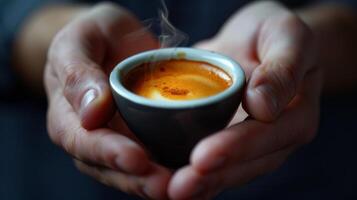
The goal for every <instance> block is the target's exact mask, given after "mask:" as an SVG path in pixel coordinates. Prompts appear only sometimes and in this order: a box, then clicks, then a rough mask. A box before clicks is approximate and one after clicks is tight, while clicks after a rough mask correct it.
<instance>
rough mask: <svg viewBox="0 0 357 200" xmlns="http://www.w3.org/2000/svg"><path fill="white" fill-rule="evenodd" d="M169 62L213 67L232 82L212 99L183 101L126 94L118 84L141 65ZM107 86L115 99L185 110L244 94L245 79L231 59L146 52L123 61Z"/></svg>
mask: <svg viewBox="0 0 357 200" xmlns="http://www.w3.org/2000/svg"><path fill="white" fill-rule="evenodd" d="M170 59H186V60H193V61H202V62H207V63H210V64H213V65H215V66H217V67H219V68H221V69H223V70H225V71H226V72H227V73H228V74H229V75H230V76H231V78H232V79H233V83H232V85H231V86H230V87H229V88H227V89H226V90H224V91H222V92H220V93H217V94H215V95H212V96H209V97H206V98H200V99H194V100H182V101H165V100H152V99H148V98H145V97H142V96H139V95H137V94H135V93H133V92H131V91H129V90H128V89H126V88H125V87H124V86H123V84H122V83H121V81H122V75H121V74H122V73H125V72H126V73H127V72H128V71H130V70H131V69H133V68H135V67H137V66H138V65H140V64H142V63H145V62H148V61H152V60H155V61H161V60H170ZM109 82H110V86H111V88H112V90H113V92H114V93H116V94H117V95H120V96H121V97H122V98H125V99H127V100H128V101H131V102H135V103H137V104H140V105H143V106H148V107H155V108H164V109H185V108H195V107H202V106H207V105H210V104H214V103H218V102H220V101H222V100H224V99H226V98H228V97H230V96H232V95H234V94H235V93H237V92H243V87H244V84H245V75H244V71H243V69H242V68H241V66H240V65H239V64H238V63H237V62H236V61H235V60H233V59H232V58H230V57H227V56H224V55H221V54H218V53H216V52H211V51H206V50H201V49H194V48H185V47H177V48H162V49H155V50H149V51H145V52H141V53H139V54H136V55H133V56H131V57H128V58H126V59H125V60H123V61H122V62H120V63H119V64H118V65H116V66H115V67H114V69H113V71H112V72H111V74H110V78H109Z"/></svg>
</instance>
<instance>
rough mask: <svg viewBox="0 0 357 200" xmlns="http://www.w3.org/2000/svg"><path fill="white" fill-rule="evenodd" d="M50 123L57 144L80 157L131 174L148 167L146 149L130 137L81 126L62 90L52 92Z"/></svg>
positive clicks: (140, 171) (140, 172)
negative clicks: (89, 129) (90, 129)
mask: <svg viewBox="0 0 357 200" xmlns="http://www.w3.org/2000/svg"><path fill="white" fill-rule="evenodd" d="M47 122H48V124H47V127H48V131H49V135H50V137H51V139H52V140H53V141H54V143H56V144H57V145H59V146H61V147H62V148H64V149H65V150H66V151H67V152H68V153H69V154H71V155H72V156H74V157H76V158H78V159H80V160H85V161H87V162H91V163H95V164H98V165H104V166H107V167H109V168H112V169H115V170H120V171H123V172H127V173H131V174H142V173H145V172H146V170H147V169H148V168H149V165H150V162H149V158H148V156H147V155H146V153H145V151H144V150H143V149H142V148H141V147H140V146H139V145H138V144H137V143H135V142H133V141H132V140H131V139H129V138H128V137H125V136H123V135H121V134H119V133H117V132H114V131H113V130H111V129H106V128H102V129H96V130H93V131H88V130H86V129H84V128H82V126H81V125H80V122H79V119H78V116H77V115H76V113H75V112H74V111H73V109H72V107H71V106H70V105H69V104H68V102H67V101H66V99H65V98H64V97H63V96H62V94H61V93H60V91H59V92H57V93H56V94H52V95H51V101H50V105H49V110H48V120H47Z"/></svg>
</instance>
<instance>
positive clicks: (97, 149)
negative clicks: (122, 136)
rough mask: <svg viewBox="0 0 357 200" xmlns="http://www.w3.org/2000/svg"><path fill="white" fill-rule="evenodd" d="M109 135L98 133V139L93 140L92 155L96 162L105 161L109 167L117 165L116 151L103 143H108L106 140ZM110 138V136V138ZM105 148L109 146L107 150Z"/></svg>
mask: <svg viewBox="0 0 357 200" xmlns="http://www.w3.org/2000/svg"><path fill="white" fill-rule="evenodd" d="M108 137H109V136H108V135H105V134H98V135H97V137H96V139H95V140H94V142H93V146H92V148H91V152H90V156H91V158H92V159H93V161H94V162H98V163H104V164H105V165H107V166H108V167H112V168H114V167H115V163H114V160H115V156H116V154H115V151H114V150H113V149H112V148H109V147H106V146H104V145H103V144H106V142H104V140H106V139H107V138H108ZM109 139H110V138H109ZM105 148H108V150H107V151H105Z"/></svg>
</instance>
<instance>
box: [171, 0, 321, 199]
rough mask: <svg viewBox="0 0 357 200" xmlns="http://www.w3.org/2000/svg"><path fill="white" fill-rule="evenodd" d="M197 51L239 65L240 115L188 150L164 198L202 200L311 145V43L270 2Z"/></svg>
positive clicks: (304, 30)
mask: <svg viewBox="0 0 357 200" xmlns="http://www.w3.org/2000/svg"><path fill="white" fill-rule="evenodd" d="M197 47H198V48H204V49H209V50H213V51H217V52H220V53H223V54H227V55H229V56H231V57H233V58H235V59H236V60H237V61H238V62H239V63H241V64H242V66H243V68H244V71H245V73H246V75H247V79H248V83H247V87H246V90H245V93H244V97H243V107H244V110H245V111H246V112H247V113H245V112H244V110H243V109H239V111H238V112H237V115H236V116H235V118H234V119H233V121H232V123H231V125H230V126H229V127H228V128H226V129H225V130H222V131H220V132H218V133H216V134H214V135H212V136H210V137H208V138H205V139H204V140H202V141H201V142H200V143H199V144H198V145H196V147H195V149H194V150H193V152H192V154H191V163H190V165H188V166H186V167H184V168H182V169H180V170H179V171H177V172H176V173H175V174H174V175H173V178H172V179H171V181H170V183H169V188H168V191H169V196H170V198H172V199H195V198H198V199H209V198H212V197H213V196H215V195H216V194H217V193H218V192H220V191H222V190H224V189H225V188H228V187H232V186H241V185H242V184H244V183H246V182H248V181H251V180H252V179H254V178H255V177H257V176H260V175H263V174H266V173H268V172H271V171H273V170H275V169H277V168H278V167H279V166H280V165H281V164H282V163H283V162H284V161H285V159H286V158H287V157H288V155H289V154H291V153H292V152H293V151H294V150H295V149H296V148H298V147H299V146H301V145H303V144H306V143H308V142H310V141H311V140H312V139H313V138H314V135H315V132H316V129H317V126H318V120H319V95H320V82H321V81H320V76H319V69H318V68H316V66H315V63H314V58H315V54H314V53H315V47H314V39H313V37H312V33H311V31H310V29H309V28H308V27H307V26H306V25H305V24H304V23H303V22H302V21H301V20H300V19H299V17H297V16H296V15H295V14H294V13H293V12H291V11H289V10H287V9H286V8H284V7H282V6H281V5H279V4H277V3H273V2H259V3H254V4H252V5H249V6H248V7H246V8H244V9H242V10H241V11H240V12H238V13H237V14H236V15H234V16H233V17H232V18H231V19H230V20H229V21H228V23H226V24H225V26H224V27H223V28H222V30H221V31H220V33H219V34H218V35H217V36H216V37H214V38H213V39H211V40H207V41H204V42H201V43H199V44H198V45H197ZM248 115H249V117H248V118H246V117H247V116H248ZM243 119H245V120H243ZM242 120H243V121H242Z"/></svg>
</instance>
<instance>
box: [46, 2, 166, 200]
mask: <svg viewBox="0 0 357 200" xmlns="http://www.w3.org/2000/svg"><path fill="white" fill-rule="evenodd" d="M157 45H158V44H157V42H156V41H155V40H154V39H153V37H152V35H151V34H150V33H148V32H146V30H145V29H143V27H142V26H141V24H140V23H139V21H138V20H137V19H135V18H134V17H133V16H132V15H131V14H130V13H128V12H127V11H126V10H124V9H123V8H120V7H118V6H116V5H112V4H108V3H106V4H100V5H98V6H95V7H94V8H92V9H89V10H86V11H84V12H83V13H81V14H80V15H79V16H78V17H77V18H76V19H74V20H73V21H72V22H70V23H69V24H68V25H67V26H65V27H64V28H63V29H62V30H61V31H60V32H59V33H58V34H57V35H56V37H55V39H54V40H53V42H52V44H51V47H50V49H49V53H48V61H47V64H46V70H45V77H44V79H45V86H46V92H47V95H48V99H49V108H48V124H47V126H48V132H49V135H50V137H51V139H52V140H53V141H54V142H55V143H56V144H58V145H59V146H60V147H62V148H63V149H65V150H66V151H67V152H68V153H69V154H70V155H72V156H73V157H74V158H75V163H76V165H77V167H78V168H79V169H80V170H81V171H82V172H84V173H86V174H89V175H90V176H93V177H94V178H96V179H97V180H99V181H101V182H103V183H105V184H107V185H111V186H113V187H116V188H118V189H120V190H122V191H124V192H128V193H132V194H136V195H140V196H142V197H147V198H154V199H165V198H166V191H167V189H166V187H167V183H168V181H169V178H170V172H169V171H168V170H167V169H166V168H164V167H162V166H159V165H157V164H155V163H153V162H151V161H150V159H149V157H148V155H147V153H146V152H145V150H144V149H143V148H142V147H141V146H140V144H139V143H137V142H136V139H135V137H134V136H133V134H132V133H131V132H130V131H129V129H128V128H127V127H126V125H125V123H123V121H122V119H121V118H120V116H119V115H115V116H114V117H113V114H114V110H115V109H114V103H113V99H112V96H111V92H110V88H109V85H108V73H109V72H110V71H111V69H112V68H113V66H115V64H116V63H118V62H119V61H120V60H122V59H124V58H126V57H128V56H130V55H132V54H135V53H137V52H140V51H143V50H147V49H152V48H156V47H157Z"/></svg>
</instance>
